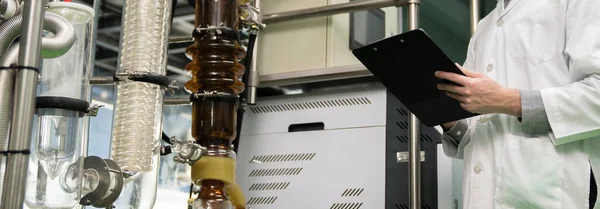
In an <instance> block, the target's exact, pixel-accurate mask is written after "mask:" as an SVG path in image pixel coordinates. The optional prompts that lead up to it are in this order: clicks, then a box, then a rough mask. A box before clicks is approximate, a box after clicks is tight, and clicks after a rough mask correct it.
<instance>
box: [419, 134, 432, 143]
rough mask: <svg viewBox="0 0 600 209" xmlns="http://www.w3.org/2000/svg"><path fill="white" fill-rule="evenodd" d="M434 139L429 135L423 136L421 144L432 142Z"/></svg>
mask: <svg viewBox="0 0 600 209" xmlns="http://www.w3.org/2000/svg"><path fill="white" fill-rule="evenodd" d="M432 141H433V139H431V137H429V135H427V134H421V142H432Z"/></svg>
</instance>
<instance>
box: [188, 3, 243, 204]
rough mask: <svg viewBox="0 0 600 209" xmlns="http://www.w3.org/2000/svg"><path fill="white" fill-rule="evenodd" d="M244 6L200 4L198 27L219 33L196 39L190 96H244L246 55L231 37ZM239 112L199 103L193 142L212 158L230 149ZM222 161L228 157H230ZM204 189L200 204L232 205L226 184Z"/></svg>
mask: <svg viewBox="0 0 600 209" xmlns="http://www.w3.org/2000/svg"><path fill="white" fill-rule="evenodd" d="M238 3H239V2H238V1H236V0H196V19H195V22H196V24H195V25H196V27H197V28H217V29H211V30H208V31H204V32H200V33H195V36H194V38H195V42H194V44H193V45H191V46H190V47H188V48H187V53H188V55H190V56H191V57H192V62H190V63H189V64H188V65H186V70H187V71H189V72H190V73H191V74H192V79H191V80H190V81H188V82H187V83H186V84H185V88H186V90H187V91H188V92H190V93H198V92H200V93H202V92H205V93H211V92H221V93H229V94H235V95H239V94H240V93H241V92H242V91H244V83H242V82H241V81H240V80H239V78H240V77H241V76H242V75H243V73H244V71H245V69H244V66H243V65H242V64H240V63H239V61H240V60H241V59H242V58H243V57H244V56H245V53H246V52H245V50H244V48H242V47H241V46H240V43H239V41H238V39H237V38H235V36H231V34H232V32H233V34H236V33H238V31H237V30H238V24H239V22H238ZM219 28H221V29H219ZM223 31H226V32H229V33H223ZM227 34H229V35H227ZM237 109H238V104H237V102H232V101H222V100H211V99H206V100H199V101H196V102H194V103H193V105H192V136H193V137H194V139H195V140H196V142H197V143H199V144H201V145H202V146H205V147H207V148H208V153H211V150H213V151H216V150H229V149H230V145H231V142H232V141H233V140H234V139H235V136H236V134H237V133H236V130H237V127H236V118H237ZM212 153H222V152H212ZM219 155H220V156H222V157H227V155H226V154H224V153H223V154H219ZM213 156H215V155H213ZM197 183H198V182H197ZM199 185H200V186H201V191H200V195H199V196H198V198H199V199H200V200H203V201H204V200H206V201H209V200H214V199H215V198H216V199H224V200H227V196H226V193H225V190H224V186H225V185H224V184H223V182H221V181H217V180H204V179H203V180H202V181H201V182H199ZM214 208H217V207H216V206H215V207H214Z"/></svg>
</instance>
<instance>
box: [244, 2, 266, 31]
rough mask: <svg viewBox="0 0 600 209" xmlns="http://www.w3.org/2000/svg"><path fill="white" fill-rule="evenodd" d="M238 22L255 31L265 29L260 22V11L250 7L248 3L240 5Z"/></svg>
mask: <svg viewBox="0 0 600 209" xmlns="http://www.w3.org/2000/svg"><path fill="white" fill-rule="evenodd" d="M240 20H241V23H242V24H244V25H247V26H248V27H250V28H252V29H255V30H260V29H264V28H265V27H267V26H266V25H265V24H264V23H262V21H261V18H260V10H259V9H257V8H256V7H253V6H252V5H250V3H246V4H242V5H240Z"/></svg>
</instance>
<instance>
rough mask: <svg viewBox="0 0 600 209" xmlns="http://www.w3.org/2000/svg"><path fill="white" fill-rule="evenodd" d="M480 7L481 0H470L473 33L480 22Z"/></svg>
mask: <svg viewBox="0 0 600 209" xmlns="http://www.w3.org/2000/svg"><path fill="white" fill-rule="evenodd" d="M479 8H480V6H479V0H470V13H471V35H473V34H474V33H475V29H477V23H479V19H480V16H479Z"/></svg>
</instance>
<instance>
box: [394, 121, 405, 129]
mask: <svg viewBox="0 0 600 209" xmlns="http://www.w3.org/2000/svg"><path fill="white" fill-rule="evenodd" d="M396 125H397V126H398V127H400V129H402V130H406V129H408V122H406V121H402V122H396Z"/></svg>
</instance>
